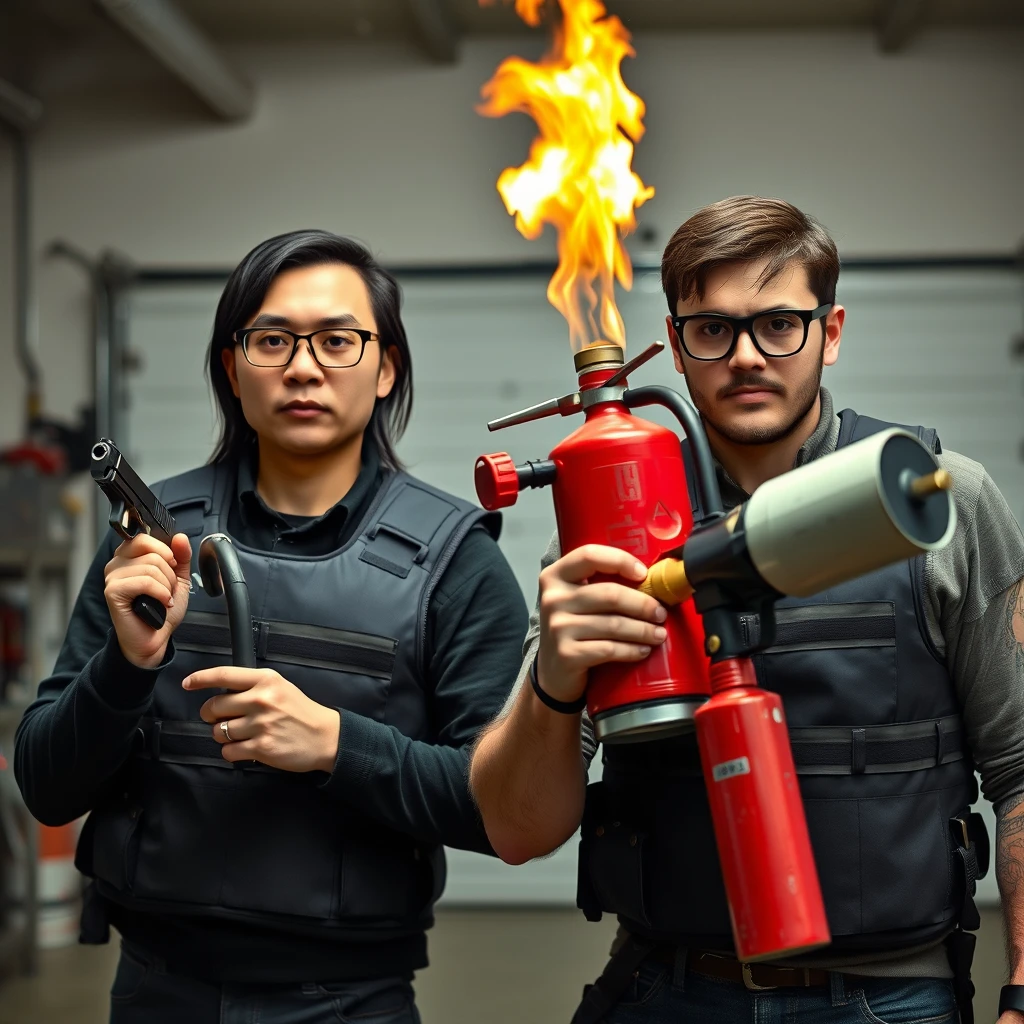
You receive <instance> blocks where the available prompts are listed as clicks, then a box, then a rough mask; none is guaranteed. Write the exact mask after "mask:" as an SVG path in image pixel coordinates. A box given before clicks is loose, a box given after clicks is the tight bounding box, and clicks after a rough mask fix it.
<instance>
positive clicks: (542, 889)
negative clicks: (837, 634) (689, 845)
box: [119, 270, 1024, 903]
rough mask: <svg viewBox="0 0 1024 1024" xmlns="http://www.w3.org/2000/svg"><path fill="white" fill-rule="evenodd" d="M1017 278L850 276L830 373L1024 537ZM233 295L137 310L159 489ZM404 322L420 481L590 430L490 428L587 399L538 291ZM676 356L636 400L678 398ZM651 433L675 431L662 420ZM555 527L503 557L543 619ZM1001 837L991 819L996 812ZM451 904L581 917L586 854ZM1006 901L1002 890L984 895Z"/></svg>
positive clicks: (533, 506)
mask: <svg viewBox="0 0 1024 1024" xmlns="http://www.w3.org/2000/svg"><path fill="white" fill-rule="evenodd" d="M1022 293H1024V286H1022V283H1021V279H1020V277H1019V276H1017V275H1014V274H1012V273H1009V272H1006V273H1002V272H994V271H927V272H918V271H913V272H912V271H889V272H883V271H857V270H848V271H846V272H844V274H843V277H842V280H841V282H840V295H839V301H840V302H842V303H843V304H844V305H846V306H847V309H848V313H847V326H846V330H845V332H844V337H843V346H842V355H841V358H840V361H839V363H838V365H837V366H835V367H833V368H831V369H830V370H828V371H827V372H826V376H825V383H826V385H827V386H828V387H830V388H831V390H832V391H833V394H834V395H835V397H836V401H837V404H838V407H839V408H844V407H846V406H852V407H854V408H856V409H857V410H858V411H860V412H864V413H868V414H870V415H874V416H878V417H880V418H888V419H896V420H900V421H902V422H907V423H925V424H928V425H932V426H935V427H937V428H938V430H939V434H940V436H941V437H942V438H943V442H944V444H945V446H946V447H947V448H952V449H955V450H956V451H960V452H962V453H963V454H965V455H968V456H970V457H971V458H974V459H977V460H978V461H980V462H982V463H984V464H985V466H986V467H987V468H988V470H989V472H990V473H991V475H992V477H993V478H994V479H995V481H996V483H997V484H998V485H999V486H1000V488H1001V489H1002V491H1003V493H1004V494H1005V495H1006V498H1007V500H1008V501H1009V503H1010V506H1011V507H1012V509H1013V511H1014V513H1015V514H1016V515H1017V518H1018V519H1019V520H1024V472H1022V463H1021V459H1020V451H1021V445H1022V441H1024V394H1022V388H1021V383H1022V378H1024V373H1022V370H1021V368H1020V367H1018V366H1016V365H1015V364H1014V363H1013V361H1012V359H1011V356H1010V352H1009V341H1010V339H1011V337H1012V336H1014V335H1015V334H1017V333H1019V332H1020V330H1021V328H1022V326H1024V294H1022ZM218 296H219V287H207V286H202V287H197V286H189V287H183V286H173V287H172V286H161V287H159V288H140V289H138V290H136V291H135V292H134V294H133V295H132V299H131V315H130V325H131V328H130V330H131V337H130V342H131V346H132V348H133V349H135V350H136V351H138V352H139V353H140V354H141V356H142V368H141V370H140V371H139V372H138V373H137V374H136V375H135V376H134V377H133V378H132V380H131V382H130V384H129V390H130V393H131V404H130V408H129V409H128V410H127V411H126V414H125V418H124V423H125V426H126V435H127V436H126V437H124V438H121V439H119V440H120V443H121V444H122V446H123V448H124V450H125V451H126V453H127V454H128V456H129V458H130V459H131V460H132V461H133V463H134V464H135V465H136V466H137V468H138V469H139V471H140V473H141V475H142V476H143V477H144V478H145V479H148V480H154V479H157V478H160V477H164V476H168V475H170V474H173V473H178V472H181V471H183V470H186V469H189V468H191V467H193V466H195V465H198V464H200V463H202V462H204V461H205V460H206V459H207V457H208V456H209V453H210V451H211V449H212V446H213V439H214V435H215V430H214V417H213V409H212V406H211V402H210V398H209V395H208V392H207V386H206V383H205V380H204V378H203V373H202V370H203V366H204V353H205V350H206V345H207V342H208V340H209V335H210V326H211V324H212V321H213V311H214V308H215V306H216V302H217V298H218ZM405 296H406V304H405V321H406V326H407V329H408V331H409V336H410V339H411V344H412V351H413V366H414V377H415V387H416V401H415V411H414V415H413V419H412V422H411V425H410V428H409V430H408V432H407V434H406V437H405V438H404V440H403V441H402V443H401V445H400V446H399V452H400V454H401V456H402V458H403V459H404V460H405V461H406V462H407V464H408V466H409V468H410V470H411V471H412V472H414V473H416V474H418V475H420V476H422V477H424V478H425V479H426V480H428V481H430V482H431V483H433V484H436V485H437V486H440V487H443V488H445V489H447V490H449V491H452V492H454V493H456V494H460V495H462V496H463V497H466V498H471V499H472V498H474V492H473V480H472V470H473V464H474V461H475V459H476V457H477V456H478V455H480V454H481V453H483V452H488V451H496V450H508V451H510V452H511V453H512V455H513V457H514V458H515V459H516V460H517V461H522V460H523V459H526V458H531V459H532V458H542V457H544V456H545V455H546V454H547V453H548V451H549V450H550V449H551V448H552V447H553V446H554V444H556V443H557V442H558V441H559V440H561V438H562V437H564V436H565V435H566V434H567V433H568V431H569V429H572V428H573V427H574V426H575V425H576V423H578V421H573V422H567V421H562V420H560V419H558V418H554V419H549V420H543V421H540V422H537V423H532V424H527V425H524V426H521V427H514V428H510V429H509V430H506V431H504V432H501V433H499V434H489V433H488V432H487V429H486V427H485V424H486V422H487V420H489V419H493V418H494V417H496V416H498V415H500V414H502V413H506V412H512V411H514V410H516V409H519V408H522V407H524V406H527V405H532V404H534V403H535V402H539V401H541V400H543V399H545V398H549V397H553V396H554V395H557V394H563V393H565V392H566V391H568V390H570V388H571V386H572V384H573V383H574V377H573V372H572V362H571V358H570V351H569V346H568V342H567V340H566V339H567V335H566V330H565V325H564V322H563V321H562V319H561V317H560V316H559V315H558V314H557V313H556V312H555V311H554V310H553V309H552V308H551V307H550V306H549V305H548V304H547V302H546V301H545V299H544V281H543V280H542V279H541V278H539V277H523V278H469V279H466V278H463V279H454V280H453V279H444V280H437V279H432V280H411V281H409V282H407V283H406V284H405ZM621 308H622V313H623V317H624V319H625V322H626V327H627V336H628V338H629V346H630V347H629V351H630V354H635V353H637V352H639V351H640V350H641V349H642V348H643V347H644V345H645V344H647V343H649V342H650V341H652V340H654V339H656V338H660V339H662V340H664V339H665V328H664V314H665V305H664V301H663V299H662V297H661V293H660V281H659V279H658V275H657V274H653V273H642V274H638V276H637V282H636V287H635V288H634V291H633V292H632V293H630V294H627V295H624V296H623V297H622V301H621ZM678 382H679V379H678V378H677V377H675V374H674V371H673V368H672V364H671V358H670V356H669V355H668V354H667V353H666V354H662V355H661V356H659V357H658V358H657V359H655V360H653V361H652V362H651V363H649V364H648V365H647V367H645V368H644V369H643V370H642V371H641V372H640V373H638V374H636V375H635V376H634V377H633V378H632V379H631V383H632V384H633V385H634V386H637V385H640V384H648V383H664V384H669V385H670V386H675V385H676V384H677V383H678ZM652 418H654V419H657V420H659V421H660V422H662V423H665V424H667V425H673V426H674V423H673V421H671V420H670V419H669V418H668V417H667V416H665V415H664V414H662V413H661V412H660V411H657V412H654V413H652ZM553 529H554V516H553V512H552V507H551V497H550V494H549V493H546V492H543V491H528V492H526V493H525V494H523V495H522V496H521V497H520V500H519V503H518V504H517V505H516V506H515V507H514V508H513V509H510V510H509V511H508V512H506V514H505V527H504V532H503V536H502V540H501V546H502V549H503V550H504V552H505V555H506V557H507V558H508V560H509V562H510V563H511V565H512V567H513V569H514V570H515V573H516V576H517V578H518V580H519V582H520V585H521V586H522V587H523V590H524V592H525V594H526V596H527V601H528V602H529V603H530V604H531V605H532V604H533V601H534V598H535V594H536V579H537V562H538V558H539V556H540V554H541V552H542V551H543V549H544V547H545V545H546V543H547V540H548V538H549V537H550V535H551V532H552V531H553ZM986 811H987V813H988V814H989V819H990V823H991V811H990V809H988V808H986ZM450 865H451V870H450V878H449V884H448V889H447V893H446V896H445V899H446V901H447V902H451V903H455V902H469V903H500V902H516V903H548V902H556V903H560V902H564V903H572V902H573V901H574V898H575V843H570V844H568V845H567V846H566V847H564V848H563V849H562V850H561V851H559V852H558V853H556V854H555V855H554V856H552V857H550V858H547V859H546V860H543V861H538V862H534V863H532V864H530V865H526V866H523V867H520V868H510V867H507V866H506V865H502V864H500V863H497V862H495V861H493V860H492V859H490V858H483V857H479V856H476V855H473V854H465V853H461V852H459V851H453V852H452V854H451V856H450ZM982 886H983V891H984V895H985V897H986V898H987V899H995V898H997V892H996V888H995V883H994V879H993V878H992V877H991V875H990V876H989V878H988V879H986V880H985V882H983V883H982Z"/></svg>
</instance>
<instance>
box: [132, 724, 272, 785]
mask: <svg viewBox="0 0 1024 1024" xmlns="http://www.w3.org/2000/svg"><path fill="white" fill-rule="evenodd" d="M138 733H139V737H140V744H141V749H140V750H139V753H140V754H141V756H142V757H146V758H149V759H150V760H153V761H163V762H165V763H167V764H197V765H206V766H207V767H209V768H229V769H234V770H236V771H262V772H274V773H276V774H280V770H279V769H277V768H271V767H270V766H269V765H265V764H260V763H259V762H258V761H225V760H224V757H223V756H222V754H221V746H220V744H219V743H218V742H217V741H216V740H215V739H214V738H213V735H212V727H211V726H209V725H207V723H206V722H173V721H168V720H167V719H161V718H143V719H142V721H141V722H140V723H139V730H138Z"/></svg>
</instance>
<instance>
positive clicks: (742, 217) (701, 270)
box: [661, 196, 839, 315]
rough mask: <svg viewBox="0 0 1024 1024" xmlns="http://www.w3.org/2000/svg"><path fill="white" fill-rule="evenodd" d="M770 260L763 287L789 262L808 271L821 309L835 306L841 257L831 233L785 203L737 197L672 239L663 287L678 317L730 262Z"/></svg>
mask: <svg viewBox="0 0 1024 1024" xmlns="http://www.w3.org/2000/svg"><path fill="white" fill-rule="evenodd" d="M760 260H767V261H768V262H767V264H766V266H765V269H764V271H763V273H762V274H761V278H760V282H759V283H760V284H761V285H765V284H767V283H768V282H769V281H771V280H772V279H773V278H775V277H777V276H778V275H779V274H780V273H781V272H782V270H783V269H784V268H785V267H786V266H788V265H789V264H790V263H793V262H796V263H798V264H800V266H802V267H803V268H804V269H805V270H806V271H807V279H808V282H809V283H810V287H811V291H812V292H814V294H815V296H816V297H817V299H818V302H819V304H822V303H826V302H835V300H836V282H837V281H838V280H839V253H838V252H837V251H836V244H835V242H833V241H832V239H831V238H830V237H829V235H828V232H826V231H825V229H824V228H823V227H822V226H821V225H820V224H818V223H817V221H814V220H812V219H811V218H810V217H808V216H807V215H806V214H805V213H802V212H801V211H800V210H798V209H797V208H796V207H795V206H793V205H791V204H790V203H787V202H784V201H783V200H781V199H763V198H761V197H760V196H733V197H732V198H731V199H723V200H722V201H721V202H718V203H712V205H711V206H705V207H704V208H703V209H702V210H698V211H697V212H696V213H695V214H694V215H693V216H692V217H691V218H690V219H689V220H688V221H686V223H685V224H683V225H682V227H680V228H679V229H678V230H677V231H676V233H675V234H674V235H673V236H672V237H671V239H669V243H668V245H667V246H666V247H665V254H664V256H663V257H662V260H661V285H662V288H664V290H665V298H666V299H667V300H668V308H669V310H670V311H671V312H672V314H673V315H675V313H676V303H677V302H678V301H679V300H680V299H682V300H683V301H685V300H686V299H689V298H690V297H691V296H696V297H697V298H698V299H703V298H704V290H705V288H706V286H707V279H708V274H709V273H710V272H711V271H713V270H715V269H717V268H718V267H720V266H723V265H725V264H727V263H751V262H755V261H760Z"/></svg>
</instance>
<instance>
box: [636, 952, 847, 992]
mask: <svg viewBox="0 0 1024 1024" xmlns="http://www.w3.org/2000/svg"><path fill="white" fill-rule="evenodd" d="M650 958H651V959H652V960H657V961H658V962H659V963H666V964H669V965H672V964H674V962H675V949H674V948H673V947H672V946H659V947H658V948H657V949H656V950H654V952H653V953H651V957H650ZM686 967H687V970H691V971H695V972H696V973H697V974H703V975H705V976H706V977H709V978H719V979H721V980H723V981H734V982H736V984H737V985H742V986H743V987H744V988H746V989H749V990H750V991H751V992H758V991H761V990H762V989H773V988H812V987H814V986H817V985H828V984H829V972H828V971H823V970H820V969H818V968H813V967H773V966H772V965H771V964H743V963H740V962H739V961H738V960H735V959H733V958H732V957H730V956H722V955H721V954H718V953H708V952H707V951H705V950H701V949H690V950H687V953H686Z"/></svg>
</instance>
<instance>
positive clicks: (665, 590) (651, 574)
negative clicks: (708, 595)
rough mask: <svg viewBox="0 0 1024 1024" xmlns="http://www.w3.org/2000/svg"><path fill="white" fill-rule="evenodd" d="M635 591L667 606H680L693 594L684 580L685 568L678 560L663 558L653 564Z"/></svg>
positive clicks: (688, 583) (685, 579)
mask: <svg viewBox="0 0 1024 1024" xmlns="http://www.w3.org/2000/svg"><path fill="white" fill-rule="evenodd" d="M637 589H638V590H639V591H640V592H641V593H643V594H649V595H650V596H651V597H654V598H657V599H658V600H659V601H660V602H661V603H662V604H668V605H673V604H681V603H682V602H683V601H685V600H686V599H687V598H688V597H690V596H691V595H692V594H693V587H692V586H691V585H690V581H689V580H688V579H687V578H686V567H685V566H684V565H683V562H682V559H679V558H663V559H662V560H661V561H660V562H655V563H654V565H652V566H651V567H650V569H648V570H647V578H646V579H645V580H644V581H643V583H641V584H640V586H639V587H638V588H637Z"/></svg>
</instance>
